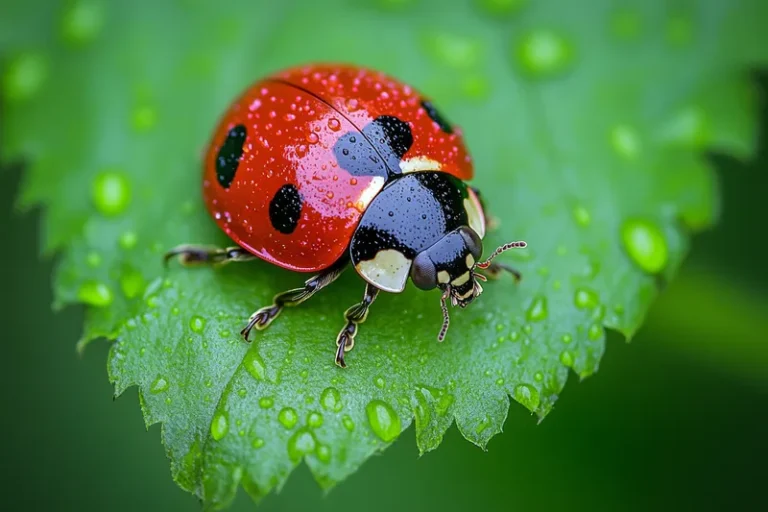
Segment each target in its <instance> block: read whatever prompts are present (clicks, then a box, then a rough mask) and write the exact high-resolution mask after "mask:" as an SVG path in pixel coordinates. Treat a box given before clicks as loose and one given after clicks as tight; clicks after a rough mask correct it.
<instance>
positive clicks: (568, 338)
mask: <svg viewBox="0 0 768 512" xmlns="http://www.w3.org/2000/svg"><path fill="white" fill-rule="evenodd" d="M560 339H562V340H563V343H566V344H568V343H570V342H572V341H573V336H571V335H570V334H563V336H562V338H560Z"/></svg>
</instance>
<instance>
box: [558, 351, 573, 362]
mask: <svg viewBox="0 0 768 512" xmlns="http://www.w3.org/2000/svg"><path fill="white" fill-rule="evenodd" d="M560 362H561V363H563V364H564V365H565V366H573V354H572V353H571V352H570V351H569V350H563V351H562V352H560Z"/></svg>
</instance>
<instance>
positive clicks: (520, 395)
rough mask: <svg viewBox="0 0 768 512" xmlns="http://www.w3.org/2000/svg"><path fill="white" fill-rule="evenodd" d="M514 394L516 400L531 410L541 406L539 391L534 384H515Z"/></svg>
mask: <svg viewBox="0 0 768 512" xmlns="http://www.w3.org/2000/svg"><path fill="white" fill-rule="evenodd" d="M542 377H543V376H542ZM514 396H515V400H517V401H518V402H520V403H521V404H522V405H523V406H525V407H526V408H527V409H528V410H530V411H535V410H536V409H537V408H538V407H539V401H540V399H539V392H538V391H537V390H536V388H534V387H533V386H530V385H528V384H518V385H517V386H515V391H514Z"/></svg>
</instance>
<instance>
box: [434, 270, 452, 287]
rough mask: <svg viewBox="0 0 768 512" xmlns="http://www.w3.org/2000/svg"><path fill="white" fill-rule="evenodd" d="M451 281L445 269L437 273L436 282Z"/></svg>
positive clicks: (446, 282) (444, 282)
mask: <svg viewBox="0 0 768 512" xmlns="http://www.w3.org/2000/svg"><path fill="white" fill-rule="evenodd" d="M450 281H451V275H450V274H449V273H448V271H447V270H441V271H440V272H438V273H437V282H438V283H440V284H448V283H449V282H450Z"/></svg>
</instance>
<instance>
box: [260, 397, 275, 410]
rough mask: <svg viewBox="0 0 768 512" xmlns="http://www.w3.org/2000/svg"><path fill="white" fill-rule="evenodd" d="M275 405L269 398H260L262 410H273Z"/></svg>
mask: <svg viewBox="0 0 768 512" xmlns="http://www.w3.org/2000/svg"><path fill="white" fill-rule="evenodd" d="M274 405H275V401H274V400H272V398H270V397H268V396H265V397H262V398H259V407H261V408H262V409H271V408H272V407H273V406H274Z"/></svg>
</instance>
